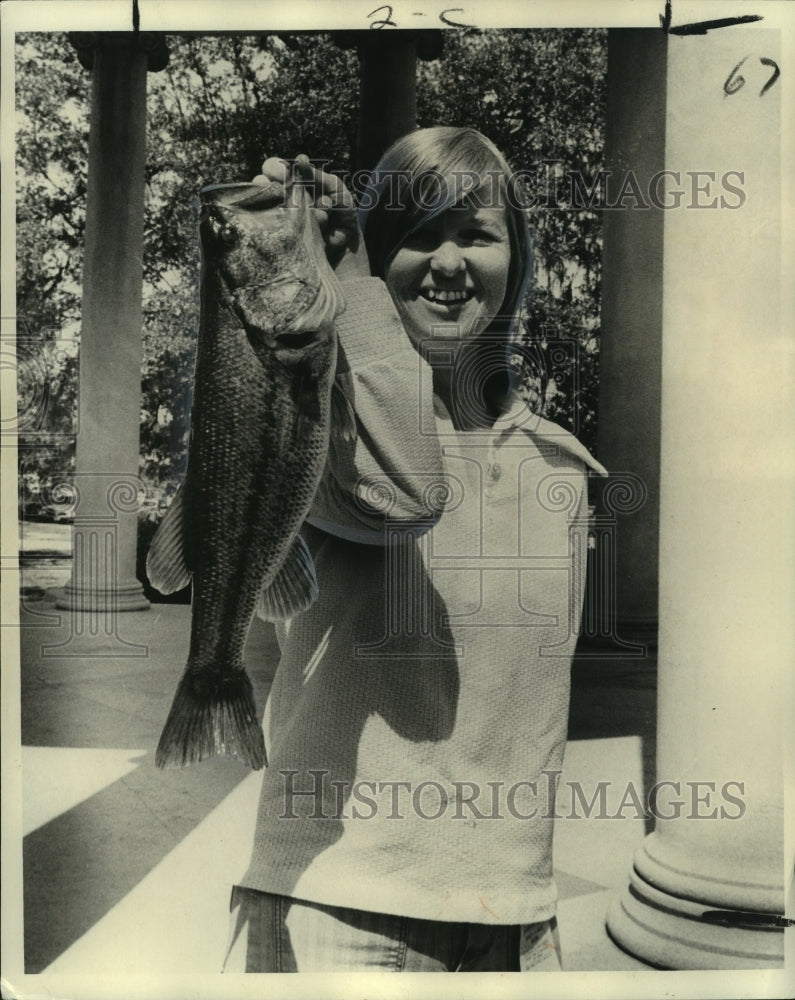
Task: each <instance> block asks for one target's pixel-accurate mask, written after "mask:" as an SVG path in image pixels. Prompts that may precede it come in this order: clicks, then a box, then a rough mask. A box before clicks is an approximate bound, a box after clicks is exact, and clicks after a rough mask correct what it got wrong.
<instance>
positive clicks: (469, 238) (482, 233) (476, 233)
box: [461, 229, 496, 244]
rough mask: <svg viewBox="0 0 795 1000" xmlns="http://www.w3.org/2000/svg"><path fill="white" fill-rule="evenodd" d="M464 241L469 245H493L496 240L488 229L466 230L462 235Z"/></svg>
mask: <svg viewBox="0 0 795 1000" xmlns="http://www.w3.org/2000/svg"><path fill="white" fill-rule="evenodd" d="M461 237H462V239H464V240H465V241H466V242H467V243H481V244H484V243H493V242H494V241H495V239H496V237H495V236H494V234H493V233H490V232H489V231H488V230H487V229H465V230H464V232H463V233H461Z"/></svg>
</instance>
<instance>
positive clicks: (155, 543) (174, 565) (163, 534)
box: [146, 487, 191, 594]
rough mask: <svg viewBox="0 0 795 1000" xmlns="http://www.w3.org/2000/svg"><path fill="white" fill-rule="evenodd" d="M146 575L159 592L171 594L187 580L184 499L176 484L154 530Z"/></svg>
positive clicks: (188, 576) (184, 584)
mask: <svg viewBox="0 0 795 1000" xmlns="http://www.w3.org/2000/svg"><path fill="white" fill-rule="evenodd" d="M146 575H147V576H148V577H149V582H150V583H151V584H152V586H153V587H154V588H155V590H159V591H160V593H161V594H173V593H175V592H176V591H177V590H182V588H183V587H187V586H188V584H189V583H190V578H191V571H190V569H189V568H188V564H187V561H186V558H185V501H184V491H183V489H182V488H181V487H180V489H178V490H177V492H176V493H175V494H174V499H173V500H172V501H171V506H170V507H169V508H168V511H167V512H166V516H165V517H164V518H163V520H162V522H161V523H160V527H159V528H158V529H157V531H156V532H155V537H154V538H153V539H152V544H151V545H150V546H149V553H148V555H147V557H146Z"/></svg>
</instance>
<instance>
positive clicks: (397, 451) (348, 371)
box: [308, 278, 444, 544]
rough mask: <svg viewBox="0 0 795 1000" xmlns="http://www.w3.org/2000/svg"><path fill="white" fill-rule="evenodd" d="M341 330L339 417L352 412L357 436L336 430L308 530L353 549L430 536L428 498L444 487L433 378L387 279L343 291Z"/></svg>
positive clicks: (336, 424)
mask: <svg viewBox="0 0 795 1000" xmlns="http://www.w3.org/2000/svg"><path fill="white" fill-rule="evenodd" d="M343 287H344V290H345V298H346V303H347V307H346V310H345V312H344V313H343V314H342V316H340V317H339V319H338V320H337V324H336V330H337V337H338V342H339V353H340V356H339V361H338V369H337V377H336V383H335V387H334V393H341V394H342V396H344V399H345V400H346V401H347V402H342V401H341V400H340V398H339V397H338V398H337V400H336V402H335V403H334V404H333V410H339V408H340V403H342V407H343V408H347V407H348V406H349V407H350V410H352V412H353V414H354V415H355V425H356V433H355V435H352V434H350V433H349V434H343V432H342V429H341V426H340V421H339V420H338V419H335V420H334V421H333V422H332V433H331V443H330V446H329V456H328V461H327V464H326V470H325V473H324V476H323V479H322V481H321V484H320V487H319V489H318V492H317V495H316V497H315V501H314V504H313V506H312V510H311V511H310V515H309V518H308V521H309V522H310V524H313V525H315V526H316V527H318V528H321V529H323V530H324V531H327V532H330V533H331V534H335V535H339V536H341V537H343V538H348V539H350V540H351V541H358V542H365V543H371V544H382V543H383V539H384V534H383V526H384V524H385V520H386V519H387V517H388V519H389V524H390V526H392V527H393V528H394V527H396V526H398V525H405V526H406V528H407V530H408V529H411V528H412V527H413V528H419V529H420V530H423V529H427V528H430V527H431V525H432V524H433V523H435V522H436V521H438V519H439V514H440V512H439V510H438V509H436V508H435V507H434V504H433V503H432V501H431V500H430V499H429V498H432V497H433V496H434V495H435V493H436V491H435V490H434V489H433V486H434V484H437V483H438V482H439V481H440V480H441V479H443V477H444V472H443V464H442V454H441V449H440V446H439V442H438V439H437V436H436V433H435V420H434V417H433V383H432V378H431V369H430V367H429V366H428V364H427V363H426V362H425V361H424V360H423V359H422V358H421V357H420V356H419V354H418V353H417V352H416V351H415V350H414V348H413V347H412V345H411V343H410V341H409V339H408V337H407V335H406V333H405V331H404V329H403V326H402V324H401V322H400V318H399V316H398V314H397V311H396V309H395V307H394V304H393V302H392V299H391V297H390V295H389V292H388V291H387V290H386V286H385V285H384V283H383V282H382V281H381V280H380V279H379V278H356V279H354V280H351V281H348V282H346V283H345V284H344V286H343Z"/></svg>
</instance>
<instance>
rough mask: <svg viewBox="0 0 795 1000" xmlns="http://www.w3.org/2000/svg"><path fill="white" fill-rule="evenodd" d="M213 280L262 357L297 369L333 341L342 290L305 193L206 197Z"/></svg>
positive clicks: (203, 219) (227, 188)
mask: <svg viewBox="0 0 795 1000" xmlns="http://www.w3.org/2000/svg"><path fill="white" fill-rule="evenodd" d="M199 229H200V235H201V246H202V264H203V268H204V272H205V274H207V272H208V271H210V272H212V274H213V276H214V279H215V280H217V281H218V282H220V285H221V288H222V291H223V294H224V296H225V298H226V300H227V301H228V303H229V305H230V307H231V308H232V310H233V312H234V313H235V315H236V316H237V317H238V319H239V320H240V322H241V323H242V325H243V326H244V328H245V330H246V333H247V335H248V337H249V340H250V342H251V344H252V346H253V347H254V349H255V351H256V352H257V353H258V354H260V355H264V354H265V353H266V352H268V351H275V352H276V354H277V356H278V357H279V360H281V361H283V362H285V363H290V362H294V361H298V360H300V359H301V358H302V356H303V354H304V353H305V351H306V350H309V349H312V348H314V347H316V346H317V345H319V344H323V343H327V342H328V341H329V340H330V339H331V338H332V337H333V332H332V331H333V320H334V318H335V316H336V315H337V314H338V313H339V312H341V311H342V309H344V299H343V295H342V290H341V288H340V286H339V282H338V280H337V278H336V275H335V274H334V272H333V270H332V269H331V267H330V266H329V264H328V261H327V260H326V255H325V248H324V245H323V238H322V236H321V234H320V230H319V227H318V224H317V221H316V220H315V218H314V215H313V213H312V211H311V203H310V201H309V198H308V196H307V194H306V192H304V191H303V190H301V189H300V188H299V189H294V190H293V192H292V193H291V196H290V197H289V198H288V199H287V200H285V192H284V187H283V186H282V185H280V184H267V185H262V184H219V185H212V186H210V187H206V188H203V189H202V191H201V215H200V225H199Z"/></svg>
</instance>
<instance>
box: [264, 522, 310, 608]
mask: <svg viewBox="0 0 795 1000" xmlns="http://www.w3.org/2000/svg"><path fill="white" fill-rule="evenodd" d="M317 593H318V586H317V577H316V576H315V564H314V562H313V561H312V555H311V553H310V552H309V549H308V548H307V547H306V542H305V541H304V540H303V538H301V536H300V535H296V536H295V539H294V540H293V544H292V546H291V548H290V551H289V552H288V554H287V559H286V560H285V562H284V565H283V566H282V568H281V569H280V570H279V572H278V573H277V575H276V578H275V579H274V581H273V583H272V584H271V585H270V586H269V587H267V588H266V589H265V590H263V591H262V592H261V593H260V595H259V598H258V600H257V615H258V617H260V618H262V619H264V620H265V621H266V622H279V621H285V620H286V619H287V618H293V617H294V616H295V615H297V614H299V613H300V612H301V611H306V610H307V608H309V607H311V606H312V604H313V603H314V601H315V598H316V597H317Z"/></svg>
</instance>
